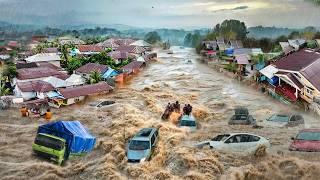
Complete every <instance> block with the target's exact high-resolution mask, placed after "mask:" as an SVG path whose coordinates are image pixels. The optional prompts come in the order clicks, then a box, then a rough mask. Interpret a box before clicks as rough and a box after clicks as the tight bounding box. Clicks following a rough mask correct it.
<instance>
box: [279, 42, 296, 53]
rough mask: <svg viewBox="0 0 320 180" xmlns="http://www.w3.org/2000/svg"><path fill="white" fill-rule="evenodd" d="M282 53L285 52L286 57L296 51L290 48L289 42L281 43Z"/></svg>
mask: <svg viewBox="0 0 320 180" xmlns="http://www.w3.org/2000/svg"><path fill="white" fill-rule="evenodd" d="M279 44H280V46H281V48H282V51H283V52H284V54H285V55H287V54H290V53H291V52H293V51H295V49H294V48H293V47H292V46H290V44H289V43H288V42H279Z"/></svg>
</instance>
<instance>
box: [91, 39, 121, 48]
mask: <svg viewBox="0 0 320 180" xmlns="http://www.w3.org/2000/svg"><path fill="white" fill-rule="evenodd" d="M96 45H97V46H101V47H105V48H112V49H117V48H118V47H119V44H117V43H115V41H108V40H106V41H103V42H100V43H98V44H96Z"/></svg>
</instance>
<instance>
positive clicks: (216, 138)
mask: <svg viewBox="0 0 320 180" xmlns="http://www.w3.org/2000/svg"><path fill="white" fill-rule="evenodd" d="M229 136H230V135H229V134H222V135H218V136H216V137H214V138H213V139H212V141H224V140H226V139H227V138H228V137H229Z"/></svg>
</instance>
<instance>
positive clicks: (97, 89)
mask: <svg viewBox="0 0 320 180" xmlns="http://www.w3.org/2000/svg"><path fill="white" fill-rule="evenodd" d="M111 90H112V87H111V86H109V85H108V84H107V83H106V82H100V83H97V84H90V85H84V86H78V87H74V88H66V89H59V93H60V94H61V95H62V96H63V97H64V98H65V99H69V98H74V97H79V96H87V95H92V94H97V93H103V92H107V91H111Z"/></svg>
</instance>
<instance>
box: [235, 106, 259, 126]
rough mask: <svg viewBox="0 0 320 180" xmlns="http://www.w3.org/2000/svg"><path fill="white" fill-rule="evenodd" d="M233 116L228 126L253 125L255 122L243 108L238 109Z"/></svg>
mask: <svg viewBox="0 0 320 180" xmlns="http://www.w3.org/2000/svg"><path fill="white" fill-rule="evenodd" d="M234 111H235V113H234V115H233V116H232V117H231V118H230V120H229V124H230V125H255V124H256V120H255V119H254V118H253V117H252V116H251V115H250V114H249V110H248V109H247V108H245V107H238V108H236V109H235V110H234Z"/></svg>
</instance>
